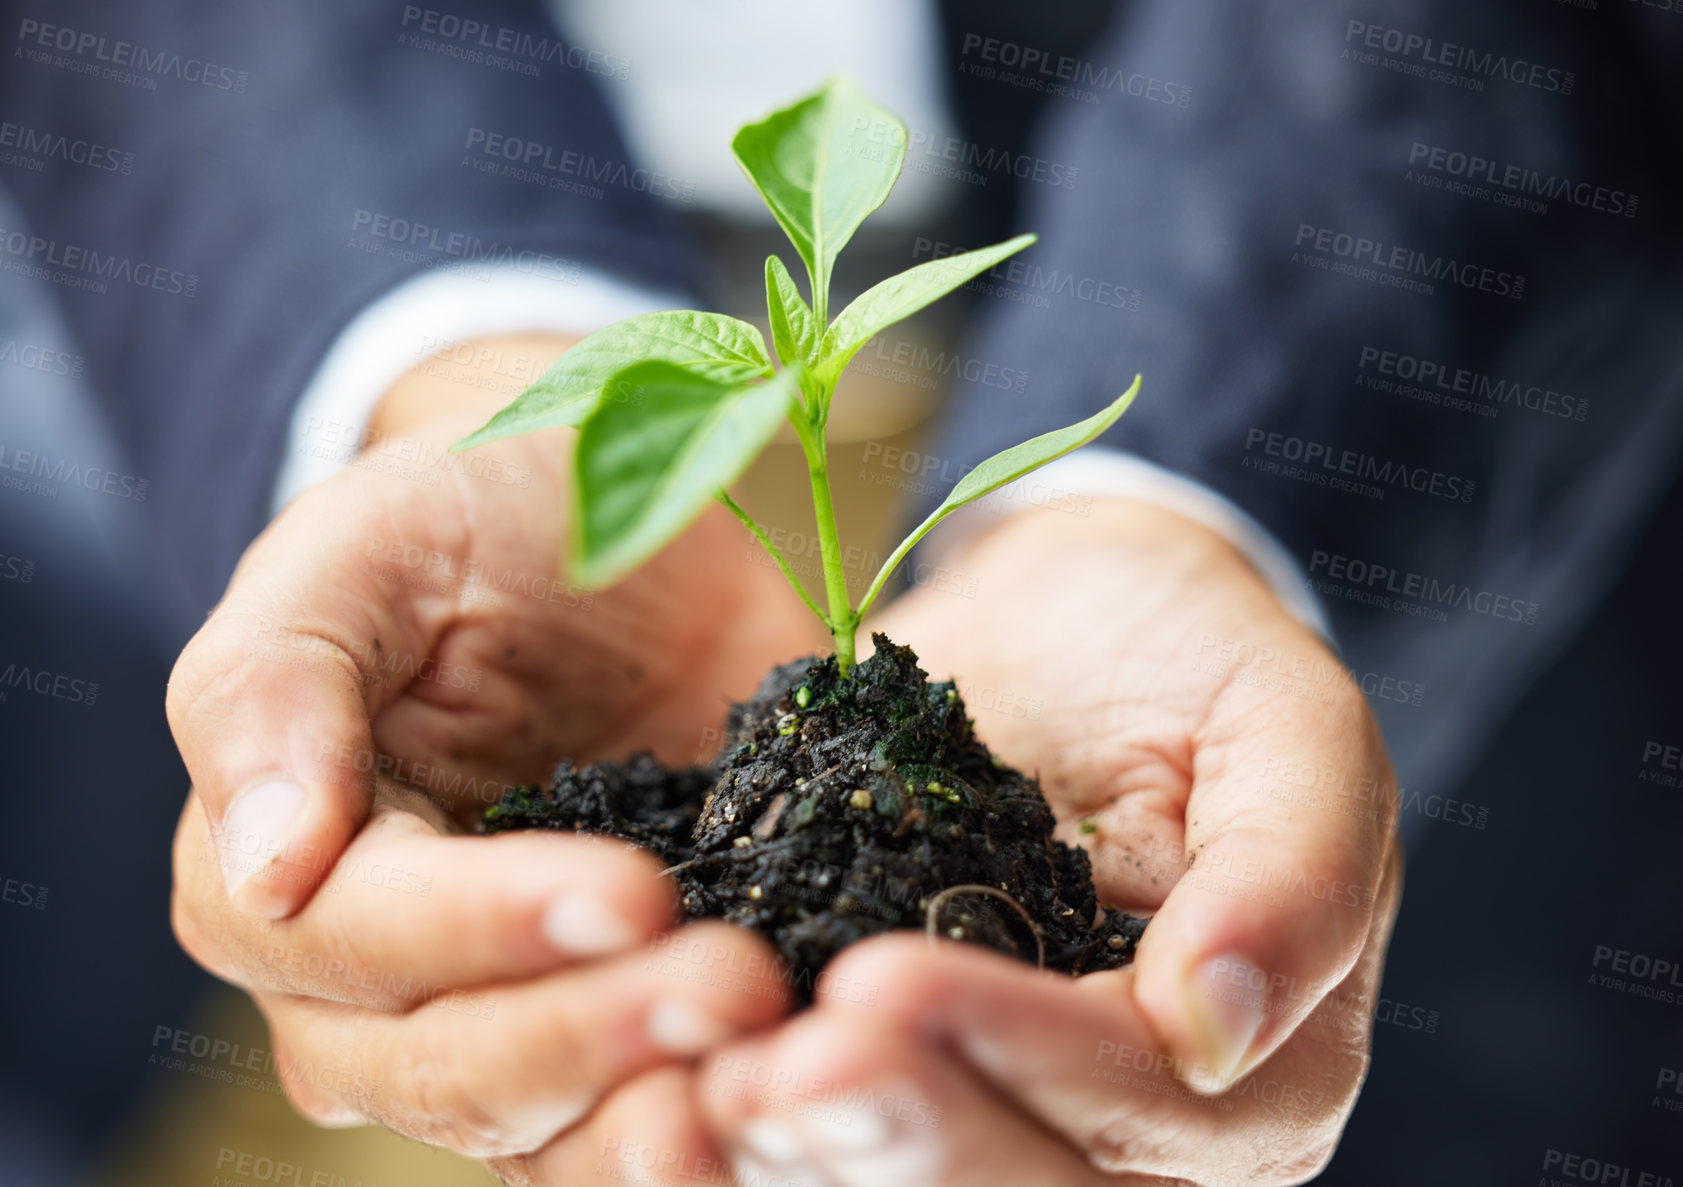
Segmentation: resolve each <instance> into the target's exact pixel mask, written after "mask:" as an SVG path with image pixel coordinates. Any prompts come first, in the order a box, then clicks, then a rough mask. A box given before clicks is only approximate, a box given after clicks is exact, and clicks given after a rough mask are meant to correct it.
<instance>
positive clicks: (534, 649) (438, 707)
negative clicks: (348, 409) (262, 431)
mask: <svg viewBox="0 0 1683 1187" xmlns="http://www.w3.org/2000/svg"><path fill="white" fill-rule="evenodd" d="M561 485H562V478H561V475H560V474H559V468H555V470H553V471H551V472H544V471H534V477H533V480H532V482H531V484H530V486H529V487H526V488H522V487H519V486H513V485H506V484H503V483H498V482H494V481H489V480H487V479H485V478H483V477H469V476H464V475H459V474H452V475H447V476H446V477H445V480H444V481H443V482H442V483H441V484H440V485H438V486H433V487H429V486H419V487H417V486H415V485H413V484H410V483H407V482H398V481H393V480H392V479H390V478H389V477H388V476H386V475H383V474H374V473H369V472H365V471H361V470H357V469H353V470H351V471H347V472H346V473H344V474H341V475H339V476H338V477H337V478H335V479H333V480H331V481H330V482H328V483H325V484H323V486H322V487H320V488H318V489H317V490H315V491H312V492H310V493H309V494H307V495H305V496H304V497H303V498H302V499H301V500H299V503H298V505H296V506H295V507H294V508H292V509H290V510H289V511H288V512H287V513H286V515H284V516H283V517H282V519H281V520H280V521H277V524H276V526H275V528H273V529H271V533H270V534H280V535H281V536H282V537H283V542H280V543H277V544H275V545H271V546H272V547H284V546H285V544H284V537H285V536H286V534H288V525H287V523H286V521H287V520H288V519H294V520H297V521H299V522H301V523H308V524H320V523H321V522H323V520H324V518H326V517H324V516H323V513H322V512H323V508H324V507H332V508H352V509H353V510H352V511H351V512H350V513H349V515H340V516H337V517H336V521H335V523H334V528H333V531H334V533H335V535H336V536H337V537H338V543H339V545H340V546H339V548H337V549H320V550H319V551H321V552H330V553H333V554H336V555H338V556H347V555H348V556H352V557H355V558H358V559H357V563H356V564H355V566H354V567H353V569H352V571H351V572H350V573H348V574H347V573H344V572H343V571H341V572H340V574H339V576H338V578H337V582H336V583H337V585H338V586H339V587H340V588H342V590H343V594H344V596H345V597H346V598H347V599H348V601H349V603H350V604H351V605H352V606H367V607H371V608H373V609H371V610H369V611H367V612H366V614H364V615H363V617H365V618H366V620H367V624H368V625H367V627H366V630H365V631H363V632H361V633H360V634H359V635H357V636H356V637H351V638H347V639H343V640H335V642H336V643H337V645H338V646H340V647H342V648H343V649H344V650H345V651H348V652H349V653H350V655H351V656H352V657H353V658H354V659H355V660H356V662H357V664H358V667H359V668H361V670H362V672H361V675H362V681H363V684H364V686H365V689H366V690H367V699H368V704H369V708H370V711H371V713H372V717H373V730H374V740H375V744H376V748H377V749H378V750H379V751H380V752H381V753H382V754H384V755H388V756H391V758H392V760H394V761H395V762H396V766H395V767H394V768H393V773H394V774H397V775H398V776H400V777H403V778H407V779H409V780H410V781H412V782H418V783H420V784H421V785H423V786H425V787H427V788H429V789H430V790H435V791H440V792H442V793H443V794H445V795H446V796H452V795H453V796H454V797H455V798H458V799H471V800H477V801H479V802H480V803H481V804H482V803H483V802H484V801H485V800H486V799H487V798H495V795H496V794H497V791H496V789H498V788H500V786H501V785H502V784H503V783H504V782H519V781H530V780H533V779H539V778H542V777H543V776H544V775H545V774H547V772H548V771H549V770H550V769H551V768H552V767H553V766H554V764H555V763H556V761H558V760H559V759H561V758H563V757H574V758H580V759H586V760H589V759H594V758H601V757H623V756H624V754H626V753H628V752H631V751H634V750H638V749H652V750H654V751H655V752H656V753H658V754H660V755H661V756H662V757H663V758H665V759H667V760H669V761H694V760H695V759H696V758H697V757H698V756H700V755H702V754H703V753H704V752H705V751H706V750H707V749H708V747H709V745H710V743H711V742H712V741H713V740H715V739H716V731H717V729H718V727H719V725H720V723H721V722H722V721H723V718H724V713H725V710H726V708H727V707H728V705H729V703H730V701H731V700H732V699H740V698H741V697H742V696H744V695H745V694H746V693H748V692H749V691H751V690H752V688H753V686H754V684H755V682H756V681H757V680H758V678H759V676H760V675H761V674H763V673H764V671H765V670H766V668H767V667H769V666H770V665H771V664H773V663H777V662H783V661H785V660H787V659H790V658H792V657H793V656H795V655H797V654H800V653H801V652H802V651H803V650H812V649H815V648H816V647H817V646H818V644H819V642H820V639H819V638H818V636H817V632H816V628H815V626H814V625H813V624H810V623H809V622H808V621H807V620H805V619H804V618H803V617H802V615H803V614H804V611H803V610H802V609H801V607H800V606H799V604H798V602H796V601H795V599H794V598H792V597H791V596H789V594H788V592H787V590H784V589H782V588H781V587H780V586H779V585H778V583H777V580H776V577H775V574H773V573H771V572H769V571H768V570H766V569H764V568H763V567H761V566H758V565H753V564H749V563H746V561H747V558H748V555H749V553H748V549H749V548H750V547H752V544H751V541H749V540H748V539H747V537H746V534H745V533H742V532H741V530H740V529H739V528H738V527H737V526H736V524H735V523H734V522H733V521H731V520H730V518H729V516H728V515H726V514H724V513H723V512H722V511H719V510H718V509H714V512H715V513H710V514H707V515H704V516H703V517H702V518H701V520H700V521H698V522H697V524H696V525H695V526H694V527H693V528H692V529H691V530H690V531H689V532H688V533H687V534H686V535H685V536H683V537H682V538H681V539H680V540H679V541H677V542H676V543H675V544H674V545H673V546H672V547H671V548H670V549H669V550H668V551H667V552H665V553H663V554H662V555H661V556H660V557H659V558H657V559H656V560H655V561H654V562H652V563H651V564H649V565H648V566H646V567H645V568H643V569H642V570H640V571H639V572H638V573H636V574H635V575H633V576H632V577H630V578H628V579H627V580H626V581H624V582H622V583H621V584H620V585H618V586H615V587H614V588H612V589H610V590H606V591H599V592H592V591H588V590H585V589H582V588H580V587H578V586H576V585H574V584H572V583H570V582H568V581H567V580H566V579H565V577H564V576H561V575H560V574H559V572H558V568H559V562H558V558H559V556H560V553H561V547H562V543H563V541H564V539H565V535H564V532H565V527H564V524H565V519H566V510H565V505H564V500H565V496H564V493H563V492H562V491H561V490H560V489H559V488H560V487H561ZM264 544H265V541H259V544H258V545H257V546H256V548H257V549H261V548H262V547H263V546H264ZM255 550H256V549H254V551H255ZM423 764H424V765H423ZM464 793H465V794H464ZM465 806H467V807H469V808H470V809H471V808H472V807H473V804H472V803H467V804H466V805H465Z"/></svg>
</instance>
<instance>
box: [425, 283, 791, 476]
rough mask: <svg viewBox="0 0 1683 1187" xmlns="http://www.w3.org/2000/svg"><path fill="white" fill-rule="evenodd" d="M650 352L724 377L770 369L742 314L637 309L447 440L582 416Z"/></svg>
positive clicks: (513, 432) (506, 433)
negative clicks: (498, 409)
mask: <svg viewBox="0 0 1683 1187" xmlns="http://www.w3.org/2000/svg"><path fill="white" fill-rule="evenodd" d="M650 359H658V360H662V361H664V362H667V363H672V364H674V365H676V366H679V367H683V368H685V369H686V370H687V371H689V372H690V373H692V374H695V375H699V376H702V377H704V378H708V379H716V380H719V381H721V382H724V383H741V382H743V381H745V380H748V379H753V378H755V377H757V376H762V375H770V374H771V359H770V358H768V357H767V356H766V344H765V340H764V339H763V338H761V337H760V332H759V331H758V330H756V329H755V328H754V327H753V326H751V325H749V324H748V323H747V322H745V321H738V320H737V319H736V318H734V317H725V316H724V315H723V314H719V313H698V312H696V311H695V310H692V309H669V310H664V311H662V312H660V313H641V314H638V315H637V316H636V317H628V318H625V319H624V320H623V321H616V322H614V323H613V324H612V325H610V326H604V327H603V328H602V329H600V330H597V331H596V332H595V333H594V334H592V335H590V337H588V338H586V339H584V341H582V342H580V343H579V344H578V345H577V346H575V347H573V348H572V349H571V350H569V351H568V352H567V353H566V354H564V355H562V356H561V357H560V358H558V359H556V360H555V362H554V364H553V365H552V366H551V367H550V368H549V370H547V371H545V372H544V373H543V375H541V376H540V377H539V378H538V381H537V382H536V383H534V384H532V385H531V386H530V387H528V388H527V389H526V390H525V391H523V392H521V393H520V395H519V396H517V397H516V398H515V400H514V402H513V403H512V404H510V405H509V406H508V407H506V408H504V409H503V410H502V411H501V412H499V413H497V414H496V415H495V416H493V417H492V418H491V419H490V420H489V421H487V422H486V423H485V424H484V426H482V427H481V428H480V429H479V430H478V431H476V432H474V433H471V434H470V435H468V436H466V437H464V438H462V439H461V440H460V441H458V442H456V444H454V445H452V446H451V447H450V448H451V450H452V452H455V451H460V450H463V449H471V448H472V447H473V446H475V445H484V444H485V443H486V442H488V441H499V440H501V439H502V438H504V437H518V436H519V435H520V434H522V433H535V432H537V431H538V430H539V429H551V428H554V427H556V426H557V425H576V424H580V423H582V422H583V421H584V419H585V417H587V416H589V415H590V414H591V413H592V412H594V411H595V410H596V407H597V406H598V405H599V404H600V403H601V402H602V399H601V397H602V392H603V389H604V388H606V387H607V385H608V382H609V381H610V380H611V379H613V377H614V376H615V375H617V374H619V372H621V371H623V370H625V369H626V368H627V367H628V366H630V365H631V364H633V363H638V362H643V361H645V360H650Z"/></svg>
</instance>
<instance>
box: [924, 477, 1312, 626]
mask: <svg viewBox="0 0 1683 1187" xmlns="http://www.w3.org/2000/svg"><path fill="white" fill-rule="evenodd" d="M1083 496H1086V497H1092V496H1100V497H1113V498H1124V499H1137V500H1138V501H1140V502H1142V503H1150V504H1152V505H1153V506H1156V507H1161V508H1163V509H1164V510H1165V511H1173V512H1174V513H1175V514H1176V515H1181V516H1184V517H1185V518H1187V519H1190V520H1192V522H1194V523H1198V524H1202V525H1203V526H1204V527H1207V528H1209V529H1210V530H1211V531H1213V532H1216V533H1218V534H1220V535H1222V536H1224V537H1226V538H1227V540H1228V541H1229V542H1230V543H1231V544H1232V545H1233V546H1234V547H1235V548H1237V549H1238V550H1239V552H1240V553H1241V554H1243V555H1244V557H1245V559H1246V560H1248V561H1249V562H1250V563H1251V565H1252V566H1253V567H1254V568H1255V569H1256V571H1257V572H1258V573H1260V574H1261V575H1262V579H1263V580H1264V581H1266V582H1267V583H1268V586H1269V588H1270V589H1272V590H1273V591H1274V594H1275V596H1276V597H1278V598H1279V599H1280V602H1281V604H1282V605H1284V606H1285V608H1286V610H1287V611H1288V612H1289V613H1290V614H1291V616H1292V617H1293V618H1295V619H1297V620H1298V621H1299V622H1301V623H1302V624H1303V625H1304V626H1306V627H1309V628H1310V629H1311V630H1313V631H1315V632H1317V633H1318V634H1320V635H1321V637H1322V638H1324V639H1326V640H1328V641H1329V642H1331V641H1332V638H1333V635H1332V626H1331V624H1330V623H1329V622H1328V621H1327V616H1326V612H1325V611H1324V610H1323V609H1322V608H1321V604H1320V601H1319V600H1318V599H1317V598H1316V597H1315V595H1314V594H1313V593H1312V592H1311V589H1310V585H1309V575H1308V574H1307V573H1305V572H1304V571H1303V567H1302V566H1301V565H1299V564H1298V562H1297V561H1296V560H1295V559H1294V558H1293V557H1292V555H1291V553H1290V552H1288V551H1287V550H1286V547H1285V545H1283V544H1281V543H1280V541H1279V540H1277V539H1276V538H1275V537H1274V534H1273V533H1272V532H1270V531H1269V530H1268V529H1267V528H1265V527H1263V526H1262V525H1261V524H1260V523H1258V522H1257V521H1256V520H1255V519H1254V518H1252V517H1251V516H1250V515H1248V514H1246V513H1245V512H1244V511H1242V510H1241V509H1240V508H1239V507H1238V505H1237V504H1235V503H1233V502H1232V501H1230V500H1228V499H1226V498H1224V497H1222V496H1221V495H1218V494H1217V493H1216V492H1215V491H1213V490H1211V489H1210V488H1209V487H1207V486H1205V485H1203V484H1202V483H1200V482H1194V481H1193V480H1192V479H1190V478H1186V477H1184V476H1183V475H1180V474H1176V473H1175V472H1174V471H1173V470H1167V469H1164V468H1163V467H1162V466H1159V465H1156V464H1155V463H1153V462H1148V461H1146V460H1145V459H1144V458H1140V457H1135V456H1134V455H1133V454H1129V453H1123V452H1122V451H1120V450H1116V449H1109V448H1106V447H1104V446H1099V445H1088V446H1085V447H1083V448H1081V449H1078V450H1076V451H1075V452H1073V453H1069V454H1066V455H1064V456H1063V457H1061V458H1059V459H1058V460H1057V461H1055V462H1051V463H1050V464H1048V465H1045V466H1042V467H1041V468H1040V469H1038V470H1036V471H1035V472H1034V473H1032V474H1026V475H1024V476H1023V477H1021V478H1019V479H1017V481H1015V482H1012V483H1008V484H1006V485H1005V486H1002V487H1000V488H999V489H998V490H996V491H994V492H993V493H992V494H990V495H988V496H986V497H985V498H982V499H978V500H977V501H976V502H975V503H974V504H973V505H972V507H971V508H966V509H965V512H960V513H958V514H955V515H954V516H952V517H951V519H949V521H948V523H949V524H950V525H952V527H951V529H950V530H948V532H947V534H946V536H945V537H944V540H943V544H942V547H943V548H946V547H951V546H953V545H954V544H955V543H956V542H957V541H958V540H961V539H962V538H964V537H965V536H966V535H968V534H971V533H974V532H975V531H977V530H979V529H980V527H981V526H982V523H981V514H983V513H989V514H993V515H1009V514H1012V513H1014V512H1017V511H1025V510H1028V509H1029V508H1031V507H1041V506H1046V505H1048V504H1050V505H1052V506H1054V507H1058V506H1064V507H1067V506H1068V504H1069V501H1070V500H1071V498H1080V497H1083ZM972 509H974V510H975V511H976V512H977V513H978V514H975V515H967V514H966V512H969V511H971V510H972ZM960 520H964V521H965V522H962V523H959V522H955V521H960Z"/></svg>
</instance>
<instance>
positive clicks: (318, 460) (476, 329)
mask: <svg viewBox="0 0 1683 1187" xmlns="http://www.w3.org/2000/svg"><path fill="white" fill-rule="evenodd" d="M683 303H684V302H683V299H682V298H680V297H679V296H678V295H677V294H675V293H669V292H659V291H655V290H650V289H644V288H640V287H637V286H634V285H628V284H623V283H621V282H620V281H617V280H615V279H613V278H612V277H610V276H606V275H603V274H600V273H597V272H592V271H587V270H582V269H578V268H576V267H573V268H571V269H564V270H563V271H562V272H561V273H560V274H559V275H556V274H538V273H536V272H534V271H532V270H531V269H527V268H522V267H520V266H519V265H516V264H499V265H491V266H486V267H480V266H477V265H475V266H473V267H471V268H457V267H450V268H448V269H439V270H437V271H432V272H426V273H423V274H422V275H420V276H416V277H414V278H413V279H410V280H406V281H404V282H403V283H402V284H400V285H398V286H397V287H396V288H394V289H392V290H391V291H390V292H388V293H386V294H385V295H384V296H382V297H380V298H379V299H378V300H376V301H375V302H374V303H373V304H371V305H369V306H368V307H367V308H366V309H364V310H363V311H362V312H361V313H359V314H357V316H356V317H355V318H353V319H352V320H351V322H350V324H349V325H347V326H346V327H345V328H344V329H343V330H342V331H340V333H339V336H338V337H337V338H336V339H334V342H333V345H332V346H331V347H329V348H328V351H327V353H326V355H324V356H323V357H322V361H321V365H320V366H319V367H317V368H316V373H315V375H314V376H313V377H312V378H311V379H310V382H309V384H308V385H307V386H306V387H305V388H304V391H303V394H302V395H301V396H300V397H299V400H298V404H297V406H296V407H295V408H294V409H293V410H292V422H291V425H290V426H289V428H288V429H287V442H286V453H285V455H284V456H283V457H282V460H281V467H280V473H279V475H278V476H277V477H276V479H275V487H274V492H273V494H272V496H271V498H270V504H269V514H270V515H274V514H276V513H278V512H279V511H280V509H281V508H282V507H285V506H286V505H287V504H288V503H289V502H291V501H292V500H293V499H295V498H296V497H298V495H300V494H302V493H303V492H304V491H306V490H308V489H309V488H310V487H312V486H314V485H315V484H316V483H318V482H321V481H322V480H324V479H327V478H331V477H332V476H333V475H334V474H337V473H338V472H339V471H340V470H341V469H343V468H344V467H345V466H346V465H348V464H349V463H350V461H351V459H352V458H354V457H355V456H356V454H357V452H358V450H359V449H360V448H361V446H362V440H363V436H364V430H365V429H366V428H367V425H368V420H369V418H370V417H371V416H372V415H373V413H374V407H375V405H376V404H378V403H379V402H380V397H381V396H383V395H385V394H386V392H387V390H388V389H389V388H390V387H391V385H392V384H393V383H395V382H397V380H398V379H400V378H401V377H402V376H403V375H404V374H406V373H407V372H409V371H410V370H412V369H414V368H415V367H416V366H417V365H418V364H420V363H421V362H422V361H423V360H425V359H426V358H428V357H430V356H431V355H434V354H436V353H438V352H439V351H442V350H448V349H449V348H450V347H452V346H455V345H457V344H459V343H462V342H465V341H467V340H469V339H471V338H480V337H484V336H485V335H488V334H508V333H520V332H528V331H530V332H547V333H560V334H579V335H583V334H588V333H591V332H592V331H594V330H598V329H601V328H602V327H603V326H605V325H607V324H608V323H609V322H614V321H618V320H619V319H621V318H624V317H632V316H634V315H636V314H639V313H650V312H653V311H654V310H657V309H674V308H678V307H680V306H681V305H683Z"/></svg>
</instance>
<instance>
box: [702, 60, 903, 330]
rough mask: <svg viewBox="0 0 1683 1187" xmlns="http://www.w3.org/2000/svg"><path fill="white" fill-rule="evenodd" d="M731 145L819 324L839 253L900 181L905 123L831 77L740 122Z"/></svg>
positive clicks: (824, 314)
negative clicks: (789, 248) (780, 233)
mask: <svg viewBox="0 0 1683 1187" xmlns="http://www.w3.org/2000/svg"><path fill="white" fill-rule="evenodd" d="M731 150H732V151H733V152H735V153H736V160H737V163H738V164H740V165H741V166H742V171H743V172H744V173H746V174H747V175H748V180H749V181H751V182H753V183H754V188H755V189H757V190H759V191H760V196H761V197H762V198H764V199H765V203H766V205H767V206H769V207H770V208H771V213H772V214H773V215H774V216H775V217H776V219H777V221H778V222H779V223H781V224H782V226H783V230H784V231H785V232H786V233H787V234H788V236H789V242H791V243H793V244H794V245H795V250H796V251H797V252H799V253H800V256H801V259H802V260H803V261H805V263H806V270H807V275H808V276H809V277H810V278H811V280H812V309H813V312H814V314H815V315H816V316H817V318H818V322H819V324H820V325H822V324H823V323H824V322H825V321H826V320H828V317H829V314H828V310H829V294H830V271H831V268H832V267H833V266H834V264H835V262H836V256H837V255H838V254H839V253H840V252H841V249H842V248H843V247H844V246H845V245H846V244H847V241H848V240H849V239H851V238H852V237H853V233H854V232H855V231H857V230H858V229H859V224H860V223H862V222H864V221H865V217H866V216H867V215H869V214H870V213H871V212H872V211H873V210H875V209H876V208H877V207H879V206H881V205H882V204H883V201H884V200H885V199H886V198H887V197H888V193H889V191H890V190H892V189H893V188H894V183H895V181H896V180H898V179H899V176H900V166H901V165H902V164H903V163H904V162H905V159H906V125H905V124H903V123H901V122H900V121H899V119H898V118H897V117H896V116H895V115H894V114H893V113H892V112H890V111H888V110H886V109H885V108H882V107H878V106H877V105H876V104H875V103H872V102H871V101H870V100H869V99H867V98H866V97H865V96H864V95H863V94H861V93H860V91H859V89H858V88H857V87H855V86H854V85H853V84H852V83H851V82H848V81H847V80H846V79H845V78H835V79H831V80H830V81H829V82H827V83H825V84H824V88H823V89H822V90H820V91H819V92H818V93H817V94H815V95H810V96H808V97H807V98H805V99H802V100H801V101H800V102H798V103H796V104H794V105H793V106H791V107H785V108H784V109H783V110H781V111H774V112H772V113H771V114H770V115H768V116H767V117H766V118H765V119H763V120H761V121H760V122H759V123H757V124H747V125H745V126H743V127H742V128H741V129H740V130H739V131H738V132H737V134H736V137H735V139H733V140H732V141H731Z"/></svg>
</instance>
